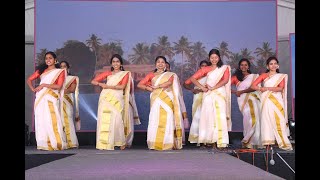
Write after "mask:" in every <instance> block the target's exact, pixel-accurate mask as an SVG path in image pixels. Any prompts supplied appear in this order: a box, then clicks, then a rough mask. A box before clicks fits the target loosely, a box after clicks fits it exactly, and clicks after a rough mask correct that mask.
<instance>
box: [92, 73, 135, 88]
mask: <svg viewBox="0 0 320 180" xmlns="http://www.w3.org/2000/svg"><path fill="white" fill-rule="evenodd" d="M110 75H112V72H111V71H105V72H103V73H101V74H99V75H98V76H96V77H95V78H94V79H93V80H94V81H98V82H101V81H103V80H105V79H106V78H107V77H108V76H110ZM128 80H129V74H126V75H125V76H124V77H123V78H122V80H121V81H120V82H119V83H118V85H124V84H127V83H128Z"/></svg>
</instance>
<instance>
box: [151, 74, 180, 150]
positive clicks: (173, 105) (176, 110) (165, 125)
mask: <svg viewBox="0 0 320 180" xmlns="http://www.w3.org/2000/svg"><path fill="white" fill-rule="evenodd" d="M171 77H173V84H172V85H171V86H170V87H168V88H166V89H163V88H160V89H156V90H154V91H153V92H152V93H151V94H150V114H149V124H148V131H147V144H148V148H149V149H155V150H171V149H182V136H183V133H184V128H183V118H182V114H181V108H180V103H179V96H180V90H179V87H178V86H179V82H178V77H177V75H176V74H175V73H172V72H165V73H162V74H160V75H157V76H155V77H154V78H153V79H152V85H153V86H157V85H159V84H162V83H164V82H167V81H168V80H169V79H170V78H171Z"/></svg>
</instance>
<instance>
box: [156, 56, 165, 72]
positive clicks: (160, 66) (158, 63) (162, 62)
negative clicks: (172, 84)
mask: <svg viewBox="0 0 320 180" xmlns="http://www.w3.org/2000/svg"><path fill="white" fill-rule="evenodd" d="M165 67H166V61H165V60H164V59H163V58H159V59H158V60H157V61H156V68H157V69H158V70H159V71H164V68H165Z"/></svg>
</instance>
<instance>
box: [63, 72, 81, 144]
mask: <svg viewBox="0 0 320 180" xmlns="http://www.w3.org/2000/svg"><path fill="white" fill-rule="evenodd" d="M73 81H76V84H77V85H76V89H75V92H74V96H75V97H73V93H69V94H64V96H63V101H62V104H61V106H62V107H63V111H62V121H63V127H64V131H65V133H66V140H67V147H68V148H74V147H79V143H78V138H77V135H76V130H75V129H76V128H75V125H74V119H75V118H79V104H78V102H79V99H78V95H79V78H78V76H67V77H66V80H65V82H64V85H63V89H67V88H68V87H69V86H70V85H71V83H72V82H73ZM74 107H75V113H74V110H73V109H74ZM75 123H76V124H79V123H80V122H75ZM77 127H78V128H80V126H79V125H78V126H77ZM78 128H77V129H78ZM78 130H79V129H78Z"/></svg>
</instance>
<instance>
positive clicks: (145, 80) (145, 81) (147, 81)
mask: <svg viewBox="0 0 320 180" xmlns="http://www.w3.org/2000/svg"><path fill="white" fill-rule="evenodd" d="M155 76H156V75H155V74H154V73H153V72H150V73H149V74H147V75H146V77H145V78H143V79H142V80H141V81H140V82H139V84H142V85H147V86H148V85H151V80H152V78H154V77H155ZM169 81H171V82H173V76H171V77H170V79H169Z"/></svg>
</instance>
